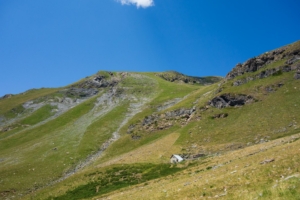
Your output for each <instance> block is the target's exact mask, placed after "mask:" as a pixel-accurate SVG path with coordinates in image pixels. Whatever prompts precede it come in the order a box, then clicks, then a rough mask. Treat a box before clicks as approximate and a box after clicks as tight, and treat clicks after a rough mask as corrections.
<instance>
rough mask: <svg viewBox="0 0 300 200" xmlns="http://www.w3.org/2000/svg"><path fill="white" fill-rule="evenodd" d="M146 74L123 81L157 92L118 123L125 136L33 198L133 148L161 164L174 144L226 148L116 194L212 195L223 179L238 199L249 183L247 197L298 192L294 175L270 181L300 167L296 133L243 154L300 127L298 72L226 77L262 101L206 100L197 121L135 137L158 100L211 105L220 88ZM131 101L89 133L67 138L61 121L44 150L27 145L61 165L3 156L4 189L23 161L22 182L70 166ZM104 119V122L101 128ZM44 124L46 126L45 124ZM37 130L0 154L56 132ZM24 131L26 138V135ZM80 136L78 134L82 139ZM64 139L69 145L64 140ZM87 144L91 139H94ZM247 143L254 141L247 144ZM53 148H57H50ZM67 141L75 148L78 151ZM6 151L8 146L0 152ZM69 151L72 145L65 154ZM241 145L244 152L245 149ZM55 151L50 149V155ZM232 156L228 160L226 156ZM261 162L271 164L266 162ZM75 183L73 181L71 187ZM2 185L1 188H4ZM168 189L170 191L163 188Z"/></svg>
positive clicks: (79, 179)
mask: <svg viewBox="0 0 300 200" xmlns="http://www.w3.org/2000/svg"><path fill="white" fill-rule="evenodd" d="M146 75H147V76H148V77H149V78H151V79H152V80H155V81H154V82H153V81H150V80H149V81H150V82H151V88H150V89H149V88H147V84H149V82H147V81H146V82H140V81H141V80H139V81H136V80H135V79H132V78H130V79H127V80H126V81H124V82H122V86H123V87H126V92H127V94H134V95H136V96H139V97H146V96H152V95H155V97H154V98H153V99H152V101H151V102H150V103H149V104H148V106H146V107H145V109H143V111H142V112H140V113H138V114H137V115H135V116H134V117H133V118H132V119H131V120H130V121H129V122H128V123H127V125H125V126H124V127H123V128H121V130H120V134H121V138H120V139H119V140H118V141H117V142H115V143H113V144H112V145H111V146H110V147H109V148H108V149H107V150H106V151H105V154H104V156H103V157H102V158H101V159H99V160H97V161H96V162H95V163H94V165H92V166H91V167H88V168H86V169H85V170H84V171H82V172H79V173H78V174H76V175H75V176H72V177H70V178H69V179H67V180H65V181H63V182H61V183H58V184H57V185H54V186H51V187H49V188H46V189H44V190H41V191H40V192H38V193H34V194H33V195H38V196H34V198H39V197H42V198H45V197H48V196H49V195H51V196H60V195H63V194H64V193H65V192H66V191H68V190H69V191H74V192H75V191H77V190H78V189H79V188H81V187H83V188H85V187H87V188H88V187H89V186H88V184H87V183H88V182H90V181H91V178H92V179H93V176H92V177H90V176H87V174H93V173H95V172H97V171H99V170H106V169H107V170H110V169H111V168H113V167H114V165H112V166H109V165H103V164H104V163H105V162H107V161H110V160H112V159H115V158H123V160H124V161H122V160H121V161H118V162H117V163H119V164H121V165H122V163H123V164H124V163H126V160H127V163H128V159H129V158H130V154H134V155H136V158H135V159H136V160H137V162H143V163H145V162H146V160H147V158H148V157H149V159H151V162H152V163H156V165H157V166H159V165H160V164H159V163H165V162H168V156H167V155H164V156H162V157H161V156H153V155H161V152H169V153H171V151H177V152H175V153H199V152H203V153H207V154H210V153H211V154H212V153H215V152H218V153H221V154H224V155H222V156H221V157H211V158H207V159H205V160H199V161H193V162H192V165H188V162H186V163H183V165H182V166H181V167H183V168H182V170H184V172H185V173H180V174H176V175H172V176H167V178H166V177H163V178H161V179H157V180H155V181H151V179H152V178H155V179H156V178H157V177H152V178H150V179H145V180H144V181H147V180H150V182H149V183H147V184H145V183H143V184H144V185H143V187H145V189H143V190H142V191H143V193H136V192H137V191H136V189H135V187H134V186H133V187H132V188H129V189H128V190H127V189H122V191H124V192H125V195H124V196H119V194H120V192H116V193H113V194H112V195H113V196H116V197H117V198H118V199H121V198H124V199H128V198H130V196H129V195H133V194H135V197H139V198H140V197H142V195H148V196H149V197H150V194H149V192H150V190H153V191H156V192H155V193H156V194H157V199H159V198H161V199H165V198H167V197H168V198H169V199H175V198H177V199H178V198H183V197H189V198H198V197H201V196H206V197H207V196H211V197H214V196H215V195H220V194H224V187H226V188H230V189H231V191H230V192H228V193H226V196H225V198H227V197H228V198H233V199H237V198H240V197H239V195H240V192H241V191H248V193H249V195H248V196H247V198H249V199H251V198H252V199H253V198H255V197H259V196H260V195H261V196H262V197H266V198H271V197H272V198H279V197H283V198H296V199H297V196H296V195H295V193H297V190H295V187H298V186H299V180H298V179H294V178H291V180H290V179H288V180H287V181H286V182H285V181H283V182H280V183H278V185H279V186H278V188H279V189H278V188H275V189H272V187H273V185H274V184H276V182H275V180H274V179H273V178H272V177H273V176H276V177H280V174H284V176H285V177H286V176H289V175H293V174H297V173H298V172H297V170H299V169H298V168H297V167H296V166H299V157H297V153H298V152H297V144H298V143H299V142H298V141H297V142H295V143H292V144H291V146H288V145H289V144H287V143H284V144H282V145H287V146H281V145H277V146H276V145H274V147H272V148H271V147H270V150H268V151H267V152H261V153H259V154H257V155H254V156H253V157H251V159H249V158H248V157H245V155H248V154H251V152H260V151H261V149H262V148H264V147H265V146H266V144H270V143H265V144H256V145H254V144H255V143H257V142H260V140H261V139H264V140H274V139H276V138H282V137H285V136H288V135H293V134H295V133H298V132H299V123H300V118H299V115H298V113H299V111H300V109H299V106H300V105H299V103H298V102H299V101H298V100H299V98H300V96H299V94H300V92H299V90H300V88H299V85H300V84H299V80H297V81H296V80H294V79H293V72H290V73H283V74H282V75H280V76H272V77H269V78H266V79H261V80H256V81H253V82H249V83H247V84H244V85H242V86H239V87H231V82H229V83H227V84H225V85H224V86H223V87H224V90H223V91H222V92H221V93H244V94H250V95H253V96H254V97H255V98H256V99H258V101H257V102H254V103H252V104H250V105H245V106H243V107H239V108H226V109H215V108H209V109H208V110H206V111H203V112H200V111H199V110H198V111H197V112H198V114H199V115H200V116H201V120H200V121H196V120H194V121H192V122H191V123H189V124H188V125H187V126H184V127H180V126H174V127H172V128H171V129H169V130H165V131H158V132H155V133H151V134H145V136H144V137H142V139H141V140H137V141H133V140H132V139H131V138H130V135H128V134H126V131H127V127H128V125H129V124H131V123H135V122H137V121H139V120H141V119H143V118H144V117H145V116H147V115H149V114H152V113H153V112H157V111H156V109H157V107H158V106H159V105H162V104H163V103H164V102H166V101H169V100H172V99H174V98H178V97H179V98H182V97H184V96H186V95H189V96H188V98H185V99H183V100H182V101H181V102H179V103H178V104H176V105H174V106H172V107H171V108H168V110H174V109H178V108H182V107H185V108H191V107H192V106H194V105H196V107H197V108H200V107H203V106H205V105H207V102H208V100H210V99H211V98H213V97H214V96H215V95H216V94H214V91H215V90H216V89H217V87H218V86H217V85H216V84H215V85H211V86H193V85H184V84H176V83H170V82H167V81H165V80H163V79H161V78H159V77H157V76H155V75H154V74H152V73H148V74H146ZM279 82H280V83H284V86H283V87H281V88H278V89H277V91H275V92H272V93H267V92H266V91H265V89H264V88H265V87H266V86H268V85H273V84H277V83H279ZM150 90H154V93H153V91H152V92H151V91H150ZM221 93H220V94H221ZM218 95H219V94H218ZM91 102H92V100H91ZM83 107H84V106H82V107H81V109H83ZM127 107H128V104H126V103H125V104H124V105H122V106H120V107H118V108H117V109H115V110H113V111H112V112H111V113H108V114H107V115H106V118H103V120H102V119H99V120H98V121H95V122H94V123H93V124H91V125H90V126H88V128H87V129H86V131H84V132H85V134H84V136H82V134H79V135H77V136H71V135H70V134H69V138H68V139H67V138H65V137H66V135H68V134H67V132H64V131H63V130H65V129H61V132H60V134H57V135H56V136H55V134H54V133H53V135H54V136H55V139H53V140H50V141H51V142H52V141H53V143H54V144H55V145H54V146H53V145H52V146H51V145H50V146H49V145H48V146H47V147H45V149H44V150H43V148H37V150H39V151H40V150H42V152H41V153H37V151H34V150H33V151H31V152H30V151H29V150H28V152H30V155H32V153H34V154H35V155H37V157H42V158H43V163H44V164H45V165H46V164H49V163H50V162H51V161H53V160H54V159H56V160H59V162H56V164H57V167H56V168H57V170H55V167H54V166H52V169H51V170H50V171H51V172H49V173H47V172H45V169H47V168H46V167H49V166H41V167H44V170H43V171H36V168H35V171H31V170H32V168H31V167H32V166H30V165H27V166H25V165H24V163H29V162H28V161H25V162H20V161H17V160H16V159H15V161H13V160H7V161H5V162H6V164H5V165H7V168H11V170H8V169H6V168H3V167H2V169H1V170H0V173H2V171H3V169H6V170H8V171H3V177H4V178H2V182H4V183H5V188H3V189H6V188H8V187H7V186H10V185H9V184H8V183H7V181H12V185H11V188H13V186H15V185H13V183H16V182H17V181H19V180H21V179H17V178H13V177H14V175H15V174H16V172H17V173H19V172H18V170H20V169H21V170H20V172H21V173H20V174H21V176H20V177H22V178H23V179H24V181H23V182H22V183H20V184H21V185H22V184H23V183H25V181H26V180H27V181H29V182H33V181H36V180H39V179H38V178H35V179H34V180H33V177H32V175H33V174H38V175H39V176H41V177H44V178H45V177H49V176H52V177H53V175H55V176H59V174H60V172H61V171H62V170H66V169H68V168H70V167H71V166H73V165H74V164H75V163H76V162H77V161H79V160H80V159H81V158H83V157H84V156H86V155H88V152H91V151H95V147H96V146H97V145H98V144H100V143H101V142H103V141H105V139H107V138H109V137H108V136H104V135H102V136H103V138H102V139H101V138H98V135H97V134H95V133H98V134H99V136H100V135H101V133H104V132H113V130H115V129H116V128H117V127H118V123H119V122H120V121H122V119H123V117H124V115H125V113H126V109H127ZM74 109H75V110H76V109H80V107H78V108H77V107H75V108H74ZM90 109H91V107H89V108H87V107H86V108H85V109H83V110H85V111H84V112H83V113H78V115H75V116H74V115H73V114H69V116H66V118H65V119H67V118H68V120H70V123H67V124H66V125H65V126H66V127H68V126H70V125H71V124H74V122H75V121H72V118H75V119H76V116H77V117H78V118H79V117H80V116H82V115H83V114H84V113H86V112H88V110H90ZM69 112H71V111H69ZM69 112H68V113H69ZM224 112H226V113H228V114H229V116H228V117H227V118H224V119H211V116H213V115H215V114H217V113H224ZM71 116H72V117H71ZM116 116H118V118H115V117H116ZM69 117H71V119H69ZM75 119H74V120H75ZM112 120H115V123H113V124H112V125H111V123H108V121H112ZM71 122H72V123H71ZM56 123H57V126H58V127H61V125H62V124H59V122H56ZM56 123H54V124H52V125H51V126H53V127H55V124H56ZM104 126H105V128H103V127H104ZM45 127H47V126H46V125H45ZM104 129H105V130H104ZM37 130H38V129H37ZM41 130H43V129H41ZM59 130H60V129H59ZM50 132H51V131H50ZM36 134H37V133H36ZM33 135H34V134H31V133H28V136H27V137H24V138H25V139H22V138H23V137H22V136H16V137H20V138H18V139H17V138H15V139H16V140H14V141H10V142H11V143H10V144H8V146H5V144H4V143H3V144H4V146H3V150H2V151H1V154H0V158H2V157H4V158H5V156H7V155H9V153H10V152H15V151H17V150H18V148H19V149H20V148H24V149H29V147H31V148H32V147H34V145H36V144H39V143H40V145H45V144H46V143H43V142H44V141H45V139H46V138H47V140H49V139H50V138H51V137H52V135H51V134H50V135H51V137H49V136H50V135H49V136H48V137H46V136H45V137H40V138H39V139H38V138H37V139H36V140H33V141H32V142H30V140H31V139H32V137H33ZM108 135H110V134H108ZM173 135H174V136H175V135H176V139H175V140H176V142H175V140H174V141H173V140H172V141H171V140H170V139H168V137H169V136H170V137H171V136H173ZM178 136H179V137H178ZM26 138H27V139H28V140H26ZM71 138H72V139H71ZM177 138H178V139H177ZM41 139H42V140H41ZM69 139H71V140H69ZM97 140H98V141H97ZM164 140H165V143H169V144H170V145H172V147H170V146H169V145H160V144H161V142H163V141H164ZM20 141H21V142H20ZM78 141H81V142H79V143H78ZM278 141H281V140H278ZM272 142H273V141H272ZM0 143H1V141H0ZM277 143H278V142H277ZM57 144H60V145H61V146H59V145H58V146H59V147H58V149H59V155H58V156H57V155H55V156H54V153H53V150H52V148H53V147H56V146H57ZM63 144H64V146H62V145H63ZM89 144H92V145H91V146H89ZM26 145H27V146H26ZM156 145H159V148H155V146H156ZM247 145H248V146H249V145H250V146H249V147H247ZM10 146H14V147H13V148H10V149H8V148H9V147H10ZM70 147H72V148H70ZM74 147H75V149H77V151H75V150H74ZM78 147H80V148H78ZM240 147H243V148H244V149H242V150H237V151H236V152H235V151H234V152H232V153H231V152H230V150H236V149H238V148H240ZM0 148H1V144H0ZM149 148H150V149H153V151H152V153H149V154H148V155H147V153H146V152H147V151H149ZM281 148H291V149H292V150H291V151H288V153H287V152H284V154H281V152H280V151H279V150H280V149H281ZM46 149H47V150H46ZM49 149H50V150H52V151H49ZM70 149H73V151H72V150H70ZM170 149H171V150H170ZM3 152H4V154H2V153H3ZM66 152H69V153H68V154H66ZM140 152H145V153H140ZM228 152H229V153H228ZM139 153H140V154H139ZM243 153H244V154H245V155H244V156H243ZM51 154H53V156H52V155H51ZM2 155H5V156H2ZM11 155H12V156H11V157H14V158H18V157H19V158H26V159H27V158H28V157H29V153H28V155H26V151H24V152H23V155H20V154H19V153H16V152H15V154H11ZM212 155H213V154H212ZM237 155H241V156H240V159H236V158H237ZM26 156H27V157H26ZM51 156H52V157H51ZM122 156H123V157H122ZM139 156H140V157H139ZM147 156H148V157H147ZM274 156H277V157H276V161H277V162H276V166H278V167H275V168H274V167H273V165H272V164H270V165H260V164H259V162H260V161H261V160H264V159H267V158H271V157H274ZM41 160H42V159H38V160H37V161H36V162H34V161H33V159H32V160H30V162H33V163H34V164H36V165H39V163H40V162H41ZM230 160H231V162H229V161H230ZM44 161H45V162H44ZM13 162H16V163H15V164H13V165H12V164H11V163H13ZM17 162H19V163H17ZM246 162H249V163H250V165H249V166H250V167H245V169H243V170H242V172H243V174H241V173H237V172H233V171H235V169H240V168H239V167H242V166H243V167H244V164H245V163H246ZM282 162H284V163H282ZM112 163H114V162H112ZM129 163H131V164H130V165H126V166H125V167H124V168H122V167H121V170H123V169H126V168H130V166H135V165H136V164H132V162H129ZM220 163H221V164H224V163H226V164H224V165H225V166H226V167H224V168H220V169H219V168H218V169H216V170H210V169H211V167H212V166H214V165H218V164H220ZM64 164H66V165H64ZM99 164H100V165H99ZM5 165H4V166H5ZM97 165H98V168H97ZM11 166H14V167H11ZM99 166H106V167H105V168H104V169H102V168H99ZM154 166H155V165H154ZM236 166H238V167H236ZM264 166H266V167H265V168H263V167H264ZM271 166H272V167H271ZM38 167H40V166H38ZM95 167H96V168H95ZM148 167H149V169H150V168H151V166H148ZM288 167H290V170H289V171H288V172H286V171H285V169H286V168H288ZM154 168H155V167H154ZM185 168H186V169H185ZM28 169H29V171H30V172H33V173H32V174H28V176H25V175H24V174H25V170H28ZM147 170H148V168H147V167H146V168H143V173H146V172H147ZM231 172H233V173H231ZM14 173H15V174H14ZM51 173H52V174H51ZM134 173H136V172H134ZM136 174H139V173H136ZM198 174H199V177H198V179H195V180H194V177H195V175H197V176H198ZM0 175H1V174H0ZM221 175H222V176H221ZM200 176H201V178H200ZM257 176H259V177H260V178H256V179H255V177H257ZM0 177H1V176H0ZM202 177H203V180H206V181H199V180H200V179H201V180H202ZM217 177H218V178H217ZM111 178H115V177H113V176H112V177H111ZM228 180H230V181H228ZM247 180H252V181H250V183H251V184H250V186H248V185H243V184H246V183H247ZM197 181H199V182H197ZM158 182H159V183H158ZM194 182H195V183H194ZM196 182H197V183H196ZM161 183H163V185H165V187H166V188H164V187H162V184H161ZM186 183H188V184H186ZM242 183H243V184H242ZM7 184H8V185H7ZM96 184H98V183H96ZM134 184H138V183H134ZM129 185H130V184H129ZM184 185H186V186H184ZM228 185H229V186H228ZM97 186H98V185H92V189H91V193H90V194H88V196H86V197H89V198H90V197H92V196H95V195H96V187H97ZM125 186H128V184H125V185H124V187H125ZM105 187H106V186H105ZM112 187H113V186H112ZM122 187H123V186H122ZM139 187H140V186H139ZM18 188H20V189H22V187H18ZM26 188H29V187H26ZM70 188H72V189H71V190H70ZM76 188H77V189H76ZM23 189H25V188H23ZM116 189H118V188H111V187H108V189H107V192H110V191H113V190H116ZM179 189H180V190H181V192H179V191H178V190H179ZM1 190H2V189H1V188H0V191H1ZM165 190H166V191H167V192H165ZM298 192H299V191H298ZM151 193H152V192H151ZM127 194H128V196H127ZM62 197H64V196H62ZM146 197H147V196H144V197H143V198H146ZM151 197H152V196H151ZM131 198H132V197H131Z"/></svg>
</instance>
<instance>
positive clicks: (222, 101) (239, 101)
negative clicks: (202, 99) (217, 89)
mask: <svg viewBox="0 0 300 200" xmlns="http://www.w3.org/2000/svg"><path fill="white" fill-rule="evenodd" d="M254 100H255V99H254V98H253V97H252V96H250V95H245V94H230V93H229V94H222V95H220V96H217V97H215V98H213V99H212V100H211V101H209V102H208V104H209V105H210V106H213V107H216V108H225V107H232V106H242V105H245V104H246V103H251V102H253V101H254Z"/></svg>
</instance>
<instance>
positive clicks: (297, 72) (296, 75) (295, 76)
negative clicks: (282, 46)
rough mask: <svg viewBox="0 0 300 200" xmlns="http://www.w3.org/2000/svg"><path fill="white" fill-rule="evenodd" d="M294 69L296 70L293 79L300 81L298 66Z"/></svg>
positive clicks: (299, 66) (299, 68) (299, 65)
mask: <svg viewBox="0 0 300 200" xmlns="http://www.w3.org/2000/svg"><path fill="white" fill-rule="evenodd" d="M295 69H296V73H295V75H294V78H295V79H300V64H298V65H296V66H295Z"/></svg>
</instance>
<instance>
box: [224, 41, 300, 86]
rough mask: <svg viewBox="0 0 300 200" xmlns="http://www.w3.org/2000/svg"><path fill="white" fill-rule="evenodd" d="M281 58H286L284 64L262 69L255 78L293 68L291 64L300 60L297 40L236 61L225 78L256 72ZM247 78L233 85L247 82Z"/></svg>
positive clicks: (229, 78)
mask: <svg viewBox="0 0 300 200" xmlns="http://www.w3.org/2000/svg"><path fill="white" fill-rule="evenodd" d="M292 48H296V49H294V50H291V49H292ZM282 59H286V60H287V61H286V62H285V65H283V66H281V67H278V68H274V69H268V70H264V71H262V72H261V73H260V74H258V75H257V76H258V77H257V78H265V77H268V76H270V75H273V74H274V73H276V72H278V71H281V72H289V71H291V70H294V69H293V64H295V63H297V62H298V61H299V60H300V49H299V42H298V43H294V44H292V45H290V46H286V47H282V48H279V49H276V50H274V51H271V52H266V53H264V54H262V55H260V56H257V57H254V58H251V59H249V60H247V61H246V62H244V63H238V64H237V65H236V66H235V67H234V68H233V69H232V70H231V71H230V72H229V73H228V74H227V75H226V78H225V79H226V80H231V79H234V78H235V77H237V76H240V75H243V74H246V73H249V72H256V71H258V70H260V69H262V68H263V67H265V66H266V65H268V64H270V63H273V62H276V61H280V60H282ZM247 78H248V77H247ZM247 78H245V79H243V80H239V81H236V82H235V83H234V85H240V84H241V82H247V81H249V80H247ZM249 79H252V80H254V79H255V77H250V78H249Z"/></svg>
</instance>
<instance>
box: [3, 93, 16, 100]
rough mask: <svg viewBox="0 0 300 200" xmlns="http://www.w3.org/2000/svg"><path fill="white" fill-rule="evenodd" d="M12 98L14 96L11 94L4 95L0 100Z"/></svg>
mask: <svg viewBox="0 0 300 200" xmlns="http://www.w3.org/2000/svg"><path fill="white" fill-rule="evenodd" d="M12 96H14V95H13V94H6V95H4V96H3V97H1V98H0V99H8V98H11V97H12Z"/></svg>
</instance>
